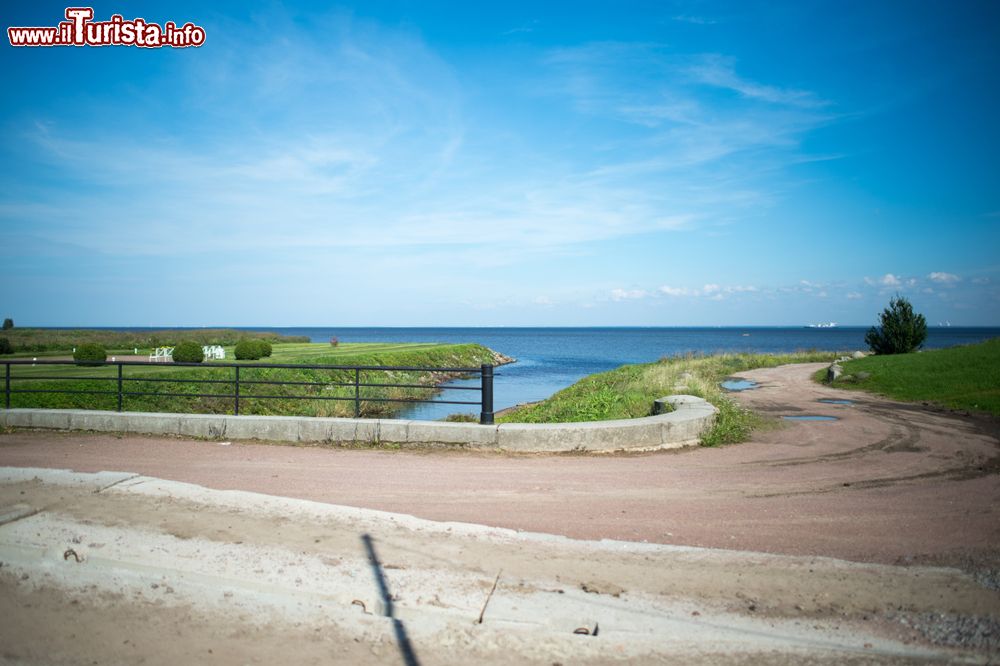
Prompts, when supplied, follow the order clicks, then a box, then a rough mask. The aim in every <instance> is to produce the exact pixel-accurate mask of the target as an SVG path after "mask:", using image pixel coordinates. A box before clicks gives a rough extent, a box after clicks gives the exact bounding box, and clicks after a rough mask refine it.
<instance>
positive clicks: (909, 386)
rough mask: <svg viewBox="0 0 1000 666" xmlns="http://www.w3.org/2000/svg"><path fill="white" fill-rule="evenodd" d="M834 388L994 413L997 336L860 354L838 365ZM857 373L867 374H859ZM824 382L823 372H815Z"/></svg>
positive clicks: (999, 367)
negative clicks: (969, 342)
mask: <svg viewBox="0 0 1000 666" xmlns="http://www.w3.org/2000/svg"><path fill="white" fill-rule="evenodd" d="M841 366H842V367H843V368H844V374H843V375H841V376H840V378H839V379H837V381H836V382H834V384H833V385H834V386H836V387H837V388H844V389H857V390H863V391H870V392H872V393H877V394H880V395H884V396H888V397H890V398H895V399H897V400H905V401H911V402H932V403H935V404H938V405H941V406H943V407H948V408H950V409H961V410H967V411H973V412H985V413H988V414H992V415H994V416H1000V338H994V339H992V340H987V341H986V342H982V343H980V344H975V345H963V346H961V347H951V348H949V349H933V350H928V351H923V352H919V353H913V354H894V355H891V356H866V357H865V358H859V359H855V360H851V361H845V362H843V363H841ZM858 373H868V374H869V376H868V377H864V375H862V377H864V378H859V377H858ZM815 379H816V380H817V381H825V379H826V370H823V371H822V372H818V373H816V375H815Z"/></svg>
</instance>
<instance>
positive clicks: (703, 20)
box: [670, 14, 719, 25]
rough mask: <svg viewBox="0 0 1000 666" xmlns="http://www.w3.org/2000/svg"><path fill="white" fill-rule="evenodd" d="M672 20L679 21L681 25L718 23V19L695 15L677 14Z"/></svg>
mask: <svg viewBox="0 0 1000 666" xmlns="http://www.w3.org/2000/svg"><path fill="white" fill-rule="evenodd" d="M670 18H671V20H673V21H677V22H679V23H692V24H694V25H715V24H716V23H718V22H719V21H718V19H713V18H708V17H706V16H695V15H693V14H677V15H676V16H671V17H670Z"/></svg>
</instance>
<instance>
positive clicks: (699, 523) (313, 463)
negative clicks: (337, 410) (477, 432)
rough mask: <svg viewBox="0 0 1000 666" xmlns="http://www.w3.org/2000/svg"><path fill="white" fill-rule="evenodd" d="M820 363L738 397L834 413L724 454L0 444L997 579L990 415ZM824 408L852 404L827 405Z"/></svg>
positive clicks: (211, 482)
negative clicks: (991, 574) (932, 402)
mask: <svg viewBox="0 0 1000 666" xmlns="http://www.w3.org/2000/svg"><path fill="white" fill-rule="evenodd" d="M817 367H819V366H816V365H815V364H813V365H798V366H786V367H783V368H776V369H768V370H757V371H754V372H749V373H745V374H744V376H746V377H747V378H750V379H755V380H758V381H760V383H761V386H760V387H759V388H757V389H755V390H752V391H746V392H743V393H740V394H737V396H736V397H737V398H738V399H739V400H741V401H743V402H745V403H746V404H747V405H748V406H751V407H752V408H754V409H757V410H761V411H763V412H765V413H769V414H772V415H775V416H780V415H785V414H788V415H795V414H803V413H810V414H825V415H833V416H836V417H838V419H839V420H837V421H832V422H796V423H791V422H787V423H781V422H775V424H774V427H772V428H768V429H765V430H763V431H760V432H758V433H757V434H756V435H755V436H754V438H753V441H751V442H747V443H744V444H740V445H738V446H728V447H722V448H718V449H698V450H686V451H681V452H676V453H654V454H643V455H629V456H602V457H592V456H507V455H497V454H483V453H469V452H461V451H456V452H450V453H443V452H439V451H435V452H403V451H372V450H343V449H330V448H319V447H298V446H275V445H265V444H252V443H238V442H234V443H232V444H231V445H228V446H223V445H220V444H219V443H217V442H208V441H196V440H183V439H169V438H152V437H149V438H147V437H132V436H130V437H125V438H116V437H114V436H107V435H96V434H76V433H51V432H14V433H9V434H6V435H2V436H0V465H12V466H30V467H59V468H69V469H74V470H78V471H91V472H94V471H100V470H124V471H131V472H136V473H140V474H147V475H150V476H156V477H160V478H165V479H173V480H177V481H186V482H190V483H196V484H199V485H204V486H207V487H210V488H218V489H242V490H252V491H256V492H261V493H267V494H271V495H279V496H284V497H296V498H301V499H309V500H316V501H321V502H328V503H332V504H344V505H348V506H355V507H367V508H373V509H380V510H384V511H392V512H399V513H407V514H411V515H414V516H419V517H422V518H427V519H431V520H451V521H463V522H471V523H478V524H483V525H492V526H500V527H508V528H512V529H521V530H527V531H532V532H544V533H550V534H561V535H565V536H570V537H573V538H580V539H602V538H608V539H625V540H632V541H648V542H650V543H663V544H684V545H692V546H708V547H715V548H729V549H742V550H753V551H761V552H769V553H785V554H793V555H827V556H832V557H840V558H845V559H851V560H856V561H863V562H883V563H896V562H914V561H917V562H929V563H942V564H956V565H960V566H965V565H967V564H968V561H969V560H970V558H971V560H972V561H973V562H974V563H979V564H983V565H984V566H985V568H995V566H996V564H997V562H996V558H995V554H996V544H997V543H1000V475H998V473H997V472H998V469H1000V467H998V462H1000V457H998V456H1000V444H998V439H997V431H998V424H997V422H996V421H993V422H990V421H985V420H976V419H972V418H966V417H959V416H954V415H948V414H942V413H936V412H933V411H928V410H927V409H925V408H923V407H921V406H913V405H906V404H901V403H894V402H889V401H885V400H882V399H878V398H874V397H871V396H864V395H859V394H856V393H846V392H843V391H837V390H834V389H829V388H826V387H823V386H819V385H816V384H814V383H813V382H811V381H810V380H809V375H810V373H811V372H812V371H813V370H815V369H816V368H817ZM831 397H832V398H845V397H846V398H849V399H853V400H856V403H855V404H854V405H851V406H840V405H826V404H822V403H819V402H817V400H819V399H821V398H831ZM977 566H979V565H978V564H977ZM980 568H982V567H980Z"/></svg>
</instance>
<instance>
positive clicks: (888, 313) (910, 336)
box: [865, 294, 927, 354]
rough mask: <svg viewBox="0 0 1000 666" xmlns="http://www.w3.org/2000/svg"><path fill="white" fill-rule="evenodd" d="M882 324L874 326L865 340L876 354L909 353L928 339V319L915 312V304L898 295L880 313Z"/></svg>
mask: <svg viewBox="0 0 1000 666" xmlns="http://www.w3.org/2000/svg"><path fill="white" fill-rule="evenodd" d="M879 319H880V324H881V325H880V326H872V327H871V328H870V329H869V330H868V333H866V334H865V342H866V343H867V344H868V346H869V347H870V348H871V350H872V351H873V352H875V353H876V354H908V353H909V352H912V351H916V350H917V349H920V346H921V345H922V344H924V340H926V339H927V320H926V319H924V316H923V315H922V314H916V313H914V312H913V306H912V305H910V302H909V301H908V300H906V299H905V298H903V297H902V296H899V295H898V294H897V295H896V297H895V298H893V299H892V300H890V301H889V307H887V308H886V309H885V310H883V311H882V314H881V315H879Z"/></svg>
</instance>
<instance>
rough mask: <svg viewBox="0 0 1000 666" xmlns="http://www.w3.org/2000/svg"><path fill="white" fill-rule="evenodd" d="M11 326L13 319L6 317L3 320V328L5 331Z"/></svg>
mask: <svg viewBox="0 0 1000 666" xmlns="http://www.w3.org/2000/svg"><path fill="white" fill-rule="evenodd" d="M11 328H14V320H13V319H11V318H10V317H7V318H6V319H4V320H3V330H5V331H6V330H7V329H11Z"/></svg>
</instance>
